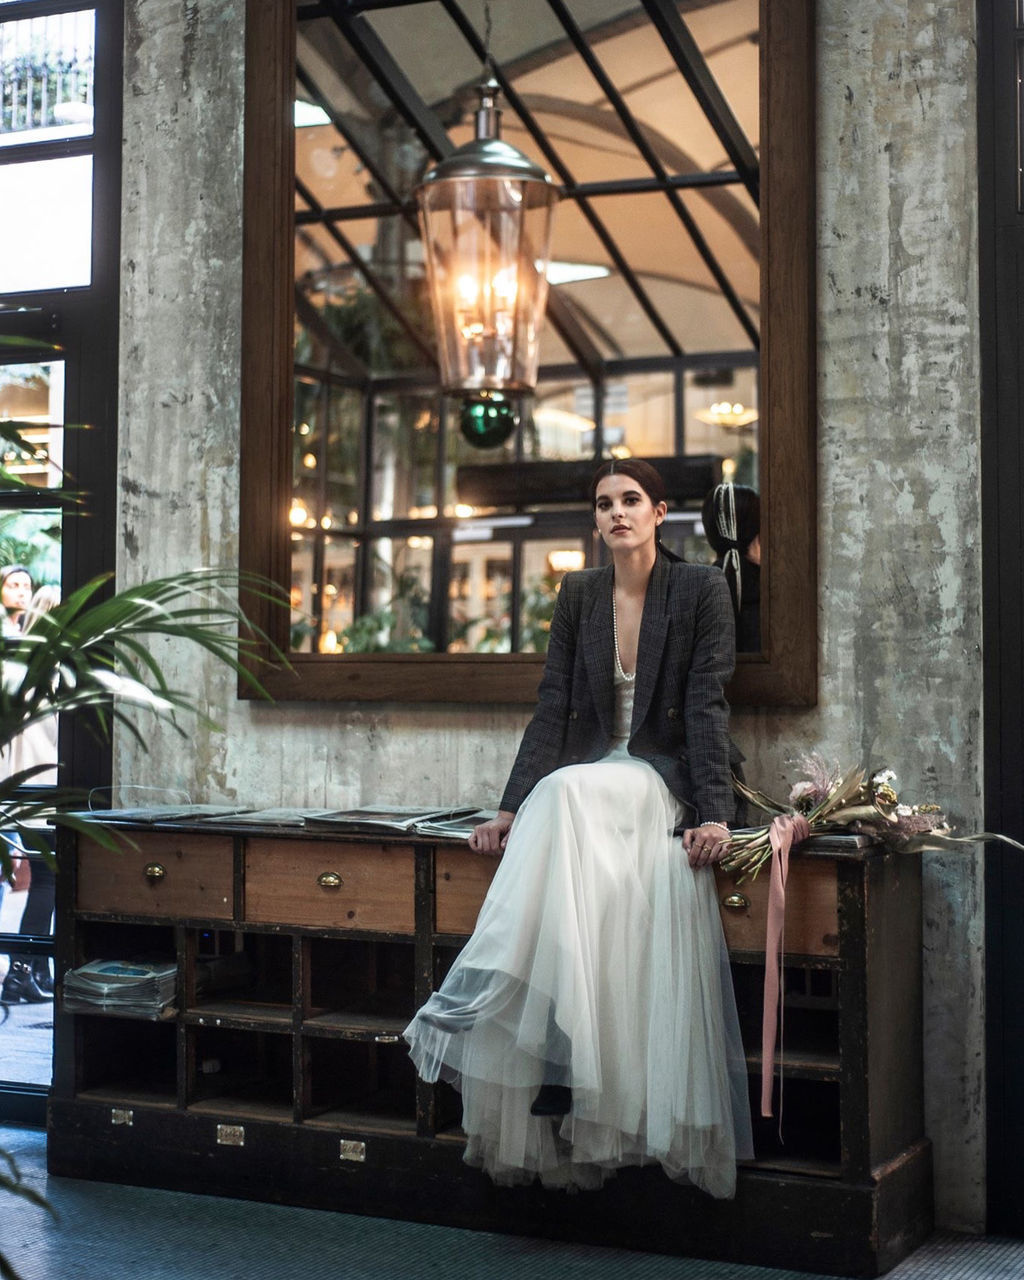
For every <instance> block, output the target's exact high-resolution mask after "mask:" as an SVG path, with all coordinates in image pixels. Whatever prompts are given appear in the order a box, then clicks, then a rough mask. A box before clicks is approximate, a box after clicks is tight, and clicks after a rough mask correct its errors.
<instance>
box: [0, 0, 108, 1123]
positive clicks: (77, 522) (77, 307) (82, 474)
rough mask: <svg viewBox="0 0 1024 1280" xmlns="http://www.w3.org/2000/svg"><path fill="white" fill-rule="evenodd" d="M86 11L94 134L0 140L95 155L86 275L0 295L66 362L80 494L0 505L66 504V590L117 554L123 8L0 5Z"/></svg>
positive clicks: (30, 156)
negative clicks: (76, 281)
mask: <svg viewBox="0 0 1024 1280" xmlns="http://www.w3.org/2000/svg"><path fill="white" fill-rule="evenodd" d="M84 10H93V11H94V12H95V15H96V38H95V46H94V68H95V70H94V98H93V105H94V120H93V131H92V134H91V135H90V136H89V137H87V138H74V139H66V140H57V141H42V142H30V143H24V144H20V145H17V146H12V147H3V148H0V166H5V165H10V164H18V163H23V162H26V161H30V160H31V161H46V160H53V159H59V158H63V157H66V156H72V155H91V156H92V157H93V179H92V272H91V279H90V283H89V284H88V285H82V286H76V287H70V288H54V289H44V290H33V291H24V292H18V293H8V294H4V293H0V335H4V336H9V337H17V338H19V339H25V340H27V344H26V345H22V346H20V347H19V349H18V353H17V355H16V356H15V355H14V354H13V353H12V354H10V355H9V356H7V357H5V358H4V363H5V364H26V363H50V362H53V361H60V362H63V365H64V379H65V401H64V418H65V421H66V422H67V423H69V424H74V425H73V426H72V427H70V428H69V429H67V430H66V431H65V442H64V469H65V478H66V481H67V484H68V485H69V486H71V487H73V488H74V490H75V492H76V493H77V494H79V495H81V501H80V502H79V503H76V504H75V505H74V506H73V507H72V506H69V505H68V504H67V503H66V502H64V501H63V499H62V496H61V494H60V492H59V490H58V491H54V490H38V491H33V492H26V491H25V490H23V489H2V490H0V509H4V510H12V509H15V510H19V509H20V510H31V509H36V510H38V509H41V508H54V507H59V506H63V507H64V509H65V514H64V519H63V535H62V541H61V589H62V592H64V593H67V592H70V591H73V590H74V589H75V588H76V587H77V586H80V585H82V584H83V583H85V582H87V581H89V580H90V579H91V578H93V577H95V576H97V575H98V574H101V573H106V572H109V571H110V570H112V569H113V567H114V563H115V555H116V542H115V521H114V509H115V500H116V472H115V466H116V440H117V421H116V417H117V386H118V304H119V273H120V209H121V84H122V64H123V38H124V37H123V5H122V4H121V3H120V0H91V3H83V2H82V0H60V2H57V3H54V2H52V0H51V2H45V0H31V2H28V0H25V2H21V3H12V4H6V5H4V6H3V7H2V8H0V24H4V23H7V22H14V21H20V20H24V19H29V18H42V17H48V16H50V15H57V14H64V13H74V12H79V11H84ZM34 344H37V345H34ZM79 427H81V428H82V429H78V428H79ZM85 428H88V429H85ZM59 755H60V760H61V782H62V783H63V784H66V785H70V786H74V787H81V788H83V789H88V788H91V787H97V786H109V784H110V778H111V750H110V746H109V744H108V743H104V742H100V741H98V740H97V738H96V736H95V734H94V733H93V732H91V731H90V730H89V729H88V728H87V727H86V726H85V725H84V724H81V723H77V722H76V723H62V724H61V726H60V740H59ZM35 790H37V791H42V790H43V789H41V788H36V789H35ZM11 950H16V951H20V952H24V953H26V954H35V955H44V956H50V955H52V954H53V950H54V940H53V938H52V937H45V936H42V937H38V936H31V935H22V934H0V951H11ZM48 1093H49V1089H48V1088H47V1087H43V1086H38V1085H31V1084H27V1083H25V1082H23V1081H14V1080H0V1119H5V1120H14V1121H17V1122H21V1123H33V1124H42V1123H44V1121H45V1104H46V1097H47V1095H48Z"/></svg>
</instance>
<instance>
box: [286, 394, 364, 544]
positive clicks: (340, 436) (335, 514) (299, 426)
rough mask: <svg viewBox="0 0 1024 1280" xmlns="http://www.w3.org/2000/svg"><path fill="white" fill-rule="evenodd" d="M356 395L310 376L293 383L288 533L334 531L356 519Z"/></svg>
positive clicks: (358, 413)
mask: <svg viewBox="0 0 1024 1280" xmlns="http://www.w3.org/2000/svg"><path fill="white" fill-rule="evenodd" d="M362 405H363V400H362V396H361V395H360V394H359V393H358V392H355V391H349V390H346V389H345V388H342V387H336V386H331V385H330V384H329V383H326V382H319V381H317V380H316V379H313V378H310V377H300V378H297V379H296V382H295V426H294V429H293V431H292V505H291V510H290V511H289V513H288V520H289V523H290V524H291V526H292V528H293V529H317V528H319V529H322V530H324V531H326V530H331V529H333V530H338V529H343V528H346V527H350V526H351V525H353V524H355V523H357V522H358V520H359V427H360V422H361V418H362V412H363V408H362Z"/></svg>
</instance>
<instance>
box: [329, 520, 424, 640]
mask: <svg viewBox="0 0 1024 1280" xmlns="http://www.w3.org/2000/svg"><path fill="white" fill-rule="evenodd" d="M433 546H434V543H433V539H432V538H418V537H411V538H378V539H377V540H376V541H374V542H371V543H370V544H369V550H370V565H371V586H370V608H369V611H368V612H367V613H365V614H363V615H362V616H361V617H359V618H357V619H356V620H355V622H354V623H353V624H352V626H351V628H350V629H349V632H348V634H347V637H346V643H345V644H344V649H345V652H346V653H424V652H428V651H429V650H431V649H433V648H434V644H433V642H432V641H431V640H430V638H429V636H428V634H427V632H428V628H429V624H430V590H431V572H430V561H431V553H432V551H433Z"/></svg>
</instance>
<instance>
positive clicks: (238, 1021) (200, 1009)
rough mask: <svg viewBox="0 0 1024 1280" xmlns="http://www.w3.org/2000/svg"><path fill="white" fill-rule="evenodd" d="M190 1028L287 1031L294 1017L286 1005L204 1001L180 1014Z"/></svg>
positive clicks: (259, 1002)
mask: <svg viewBox="0 0 1024 1280" xmlns="http://www.w3.org/2000/svg"><path fill="white" fill-rule="evenodd" d="M181 1019H182V1021H183V1022H184V1023H186V1024H187V1025H188V1026H193V1027H225V1028H229V1029H231V1030H236V1031H288V1030H290V1029H291V1026H292V1022H293V1019H294V1014H293V1010H292V1006H291V1005H290V1004H267V1003H265V1002H263V1001H255V1000H204V1001H203V1002H202V1003H201V1004H197V1005H194V1006H192V1007H191V1008H188V1009H185V1010H183V1011H182V1015H181Z"/></svg>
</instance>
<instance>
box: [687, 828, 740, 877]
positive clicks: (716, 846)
mask: <svg viewBox="0 0 1024 1280" xmlns="http://www.w3.org/2000/svg"><path fill="white" fill-rule="evenodd" d="M683 848H684V849H685V850H686V852H687V854H688V855H689V858H690V866H691V867H710V866H711V865H712V864H713V863H715V862H721V861H722V859H723V858H724V857H725V855H726V854H727V853H728V852H729V828H728V827H727V826H726V825H725V823H724V822H704V823H702V824H701V825H700V826H699V827H687V828H686V830H685V831H684V832H683Z"/></svg>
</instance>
